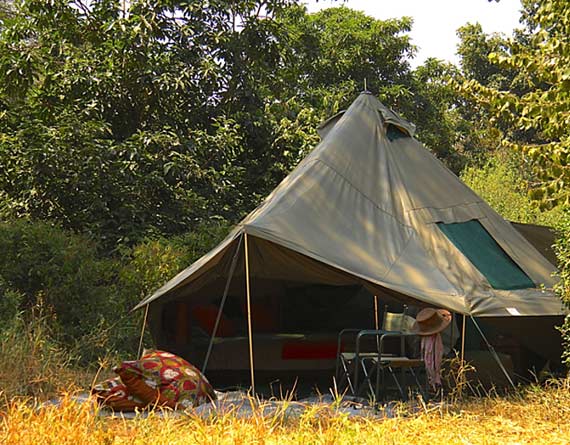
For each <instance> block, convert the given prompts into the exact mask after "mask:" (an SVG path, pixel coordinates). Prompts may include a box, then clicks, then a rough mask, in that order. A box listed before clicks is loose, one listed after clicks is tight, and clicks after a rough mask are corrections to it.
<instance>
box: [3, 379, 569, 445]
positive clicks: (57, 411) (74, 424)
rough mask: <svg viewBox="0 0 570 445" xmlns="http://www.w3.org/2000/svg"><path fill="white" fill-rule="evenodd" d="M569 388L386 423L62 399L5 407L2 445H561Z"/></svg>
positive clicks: (322, 413) (325, 411)
mask: <svg viewBox="0 0 570 445" xmlns="http://www.w3.org/2000/svg"><path fill="white" fill-rule="evenodd" d="M569 414H570V384H569V382H568V381H567V380H564V381H559V382H555V383H553V384H551V385H550V386H549V387H547V388H539V387H531V388H529V389H526V390H524V391H522V392H520V393H518V394H516V395H514V396H510V397H504V398H502V397H487V398H484V399H473V400H470V401H467V402H462V403H458V404H456V405H448V404H438V405H433V406H431V407H430V406H427V407H426V408H425V409H422V410H421V411H420V412H415V413H414V412H411V411H409V412H402V413H399V414H398V415H397V417H394V418H389V419H362V418H361V419H354V418H350V417H348V416H347V415H344V414H338V413H336V412H335V411H334V408H332V409H331V408H327V407H322V406H316V407H312V408H309V409H307V410H306V411H305V412H304V413H303V414H302V415H301V416H300V417H294V418H291V417H287V416H283V415H281V414H279V413H277V414H273V415H267V414H264V411H263V409H262V408H256V409H254V411H253V414H252V416H251V417H248V418H243V417H240V416H238V415H236V414H235V413H232V412H229V413H226V414H220V415H217V416H210V417H208V418H201V417H198V416H195V415H192V414H191V413H190V414H187V415H184V416H178V417H177V416H172V415H166V416H165V417H164V418H159V417H158V416H152V415H151V416H149V417H148V418H138V419H135V420H123V419H110V418H103V417H99V416H97V409H96V408H94V407H93V406H92V405H91V404H88V403H86V404H77V403H76V402H74V401H73V399H72V398H70V397H64V398H63V400H62V403H61V404H60V405H58V406H54V405H48V406H42V407H38V406H34V405H32V404H30V403H29V402H28V403H26V402H25V401H14V402H12V403H10V405H9V406H8V407H7V410H6V412H5V414H4V417H3V419H2V423H1V426H0V443H3V444H7V445H12V444H14V445H15V444H18V445H28V444H29V445H32V444H33V445H37V444H58V445H66V444H81V445H92V444H93V445H95V444H97V445H99V444H106V445H110V444H129V445H130V444H150V443H152V444H170V445H181V444H204V445H208V444H220V445H222V444H251V443H255V444H323V445H325V444H339V443H342V444H359V445H362V444H415V445H423V444H429V445H433V444H442V443H445V444H455V443H458V444H523V443H524V444H527V443H528V444H530V443H532V444H539V443H544V444H563V443H568V442H569V440H570V439H569V438H570V423H569V422H568V421H567V419H568V416H569Z"/></svg>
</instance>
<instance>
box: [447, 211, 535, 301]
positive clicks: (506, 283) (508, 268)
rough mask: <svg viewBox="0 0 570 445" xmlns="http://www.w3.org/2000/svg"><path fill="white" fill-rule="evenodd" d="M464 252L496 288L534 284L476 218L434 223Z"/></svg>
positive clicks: (528, 286)
mask: <svg viewBox="0 0 570 445" xmlns="http://www.w3.org/2000/svg"><path fill="white" fill-rule="evenodd" d="M437 225H438V227H439V228H440V230H441V231H442V232H443V233H444V234H445V235H446V236H447V238H449V240H450V241H451V242H452V243H453V244H454V245H455V247H457V248H458V249H459V250H460V251H461V253H463V255H465V256H466V257H467V258H468V259H469V261H471V263H472V264H473V265H474V266H475V267H476V268H477V269H478V270H479V272H481V273H482V274H483V275H484V276H485V278H487V280H488V281H489V283H490V284H491V286H493V288H495V289H508V290H512V289H528V288H531V287H535V285H534V283H533V282H532V280H531V279H530V278H529V277H528V275H527V274H525V273H524V272H523V270H522V269H521V268H520V267H519V266H518V265H517V264H516V263H515V262H514V261H513V260H512V259H511V257H509V256H508V255H507V253H506V252H505V251H504V250H503V249H502V248H501V247H500V246H499V245H498V244H497V242H496V241H495V240H494V239H493V237H492V236H491V235H489V232H487V230H485V228H484V227H483V226H482V225H481V223H480V222H479V221H477V220H471V221H467V222H464V223H451V224H444V223H441V222H440V223H437Z"/></svg>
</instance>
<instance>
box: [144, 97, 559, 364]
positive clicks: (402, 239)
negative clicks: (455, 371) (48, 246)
mask: <svg viewBox="0 0 570 445" xmlns="http://www.w3.org/2000/svg"><path fill="white" fill-rule="evenodd" d="M414 131H415V127H414V125H413V124H411V123H409V122H407V121H405V120H404V119H402V118H401V117H400V116H398V115H397V114H396V113H394V112H393V111H391V110H390V109H388V108H387V107H385V106H384V105H383V104H382V103H380V102H379V101H378V100H377V99H376V98H375V97H374V96H373V95H372V94H370V93H367V92H364V93H362V94H360V95H359V97H358V98H357V99H356V100H355V101H354V102H353V103H352V105H351V106H350V107H349V108H348V109H347V110H346V111H345V112H343V113H339V114H338V115H336V116H334V117H333V118H331V119H329V120H328V121H326V122H325V123H324V124H322V125H321V127H320V128H319V133H320V135H321V138H322V140H321V142H320V144H318V145H317V146H316V147H315V148H314V150H313V151H312V152H311V153H310V154H309V155H308V156H307V157H306V158H305V159H304V160H303V161H302V162H301V163H300V164H299V165H298V166H297V168H296V169H295V170H294V171H293V172H292V173H291V174H289V175H288V176H287V177H286V178H285V179H284V180H283V181H282V182H281V184H280V185H279V186H278V187H277V188H276V189H275V190H274V191H273V192H272V193H271V194H270V195H269V196H268V197H267V198H266V199H265V200H264V201H263V203H262V204H261V205H260V206H259V207H258V208H256V209H255V210H254V211H253V212H251V213H250V214H249V215H248V216H247V217H246V218H245V219H244V220H243V221H242V222H240V223H239V224H238V225H237V227H236V228H235V229H234V230H233V231H232V232H231V233H230V234H229V235H228V236H227V238H226V239H225V240H223V241H222V242H221V243H220V244H219V245H218V246H217V247H215V248H214V249H213V250H212V251H210V252H209V253H208V254H206V255H205V256H204V257H202V258H201V259H199V260H198V261H196V262H195V263H194V264H192V265H191V266H190V267H188V268H187V269H185V270H184V271H182V272H181V273H179V274H178V275H177V276H175V277H174V278H173V279H171V280H170V281H169V282H167V283H166V284H165V285H164V286H162V287H161V288H160V289H158V290H157V291H156V292H155V293H154V294H152V295H150V296H149V297H147V298H145V299H144V300H143V301H141V303H140V304H139V305H138V306H137V308H141V307H144V306H147V308H148V309H149V317H150V326H151V331H152V332H153V335H154V336H155V338H160V332H161V330H162V329H164V327H165V323H166V324H167V323H169V322H168V320H166V319H165V317H164V314H163V312H164V308H165V305H167V304H168V303H171V302H174V301H183V302H186V303H188V304H194V303H196V302H199V301H207V300H214V299H216V298H219V297H220V296H222V294H224V293H228V292H229V293H233V294H241V295H245V293H246V290H247V291H248V292H247V293H248V295H247V297H248V301H249V297H250V295H249V294H251V296H252V297H253V298H255V297H259V296H262V295H271V294H281V295H283V292H281V291H280V290H279V289H283V287H287V286H289V287H291V286H296V285H297V286H298V285H300V284H303V283H304V284H321V285H335V286H342V285H360V286H363V287H364V288H366V289H368V291H369V292H370V293H372V294H373V295H382V296H383V298H385V299H393V300H398V301H403V302H406V303H411V304H414V305H417V306H420V307H421V306H436V307H441V308H446V309H448V310H450V311H452V312H455V313H459V314H464V315H470V316H473V317H485V318H486V319H497V320H507V319H513V318H518V319H523V318H527V317H557V316H561V315H563V314H564V309H563V306H562V304H561V302H560V300H559V299H558V298H557V297H556V295H555V294H554V293H553V291H552V287H553V285H554V284H555V282H556V278H555V276H554V275H553V274H554V272H555V267H554V265H553V264H551V263H550V262H549V261H548V260H547V259H546V258H545V256H543V254H541V253H540V252H539V251H538V250H537V249H536V248H535V247H534V246H533V245H532V244H531V243H530V242H529V241H528V240H527V239H526V238H525V236H523V235H522V234H521V232H519V231H518V230H517V229H515V228H514V227H513V225H512V224H511V223H509V222H508V221H505V220H504V219H503V218H502V217H501V216H500V215H498V214H497V213H496V212H495V211H494V210H493V209H492V208H491V207H490V206H489V205H488V204H486V203H485V202H484V201H483V200H482V199H481V198H480V197H479V196H478V195H477V194H476V193H474V192H473V191H472V190H471V189H470V188H469V187H467V186H466V185H465V184H464V183H462V182H461V180H460V179H459V178H457V177H456V176H455V175H454V174H453V173H452V172H451V171H450V170H448V169H447V168H446V167H445V166H444V165H443V164H442V163H441V162H440V161H439V160H437V159H436V158H435V157H434V156H433V155H432V154H431V153H430V152H429V151H428V150H427V149H426V148H425V147H423V146H422V144H421V143H420V142H419V141H418V140H416V139H415V138H414ZM527 231H529V233H530V232H532V227H531V228H527ZM246 252H247V253H246ZM232 259H234V260H235V261H232ZM246 268H247V270H246ZM246 284H247V286H246ZM246 287H247V288H248V289H246ZM249 287H250V288H249ZM543 319H545V318H543ZM505 324H508V323H507V322H505ZM253 328H254V329H255V326H254V327H253ZM250 331H251V327H250ZM250 333H251V332H250ZM536 335H539V334H536ZM259 360H261V359H259Z"/></svg>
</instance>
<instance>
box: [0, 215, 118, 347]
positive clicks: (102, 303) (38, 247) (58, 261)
mask: <svg viewBox="0 0 570 445" xmlns="http://www.w3.org/2000/svg"><path fill="white" fill-rule="evenodd" d="M0 249H2V252H3V255H2V258H1V259H0V269H1V270H2V272H3V277H4V279H5V280H6V283H8V284H9V286H10V287H11V288H12V289H14V290H16V291H18V292H20V293H21V294H22V295H23V300H22V302H21V307H20V310H25V309H31V308H32V307H34V306H36V305H37V304H40V303H41V304H43V305H45V307H46V308H48V309H49V310H50V311H53V315H54V316H55V319H54V320H52V326H53V327H54V328H55V329H56V330H58V334H60V335H61V338H62V340H63V341H64V342H66V343H69V344H71V343H73V342H75V341H78V340H79V339H81V337H82V336H84V335H88V334H89V333H90V332H91V330H92V329H93V327H94V326H97V325H98V324H99V323H100V322H101V321H102V314H107V313H108V314H111V313H116V312H117V311H118V310H120V308H119V307H118V306H117V303H118V302H117V301H115V300H114V299H113V295H112V294H110V293H109V286H110V284H111V283H112V280H113V275H114V269H115V264H114V262H113V261H110V260H104V259H101V258H99V257H98V253H97V247H96V245H95V244H94V243H93V242H92V241H90V240H89V239H87V238H85V237H83V236H79V235H74V234H72V233H70V232H66V231H63V230H61V229H58V228H57V227H54V226H51V225H49V224H46V223H39V222H37V223H30V222H28V221H24V220H21V221H13V222H4V223H0ZM58 326H60V327H61V328H62V329H58V328H57V327H58ZM63 327H65V328H63Z"/></svg>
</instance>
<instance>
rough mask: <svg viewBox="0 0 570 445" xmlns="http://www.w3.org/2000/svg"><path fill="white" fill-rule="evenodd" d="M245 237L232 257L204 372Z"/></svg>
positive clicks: (203, 369) (203, 365)
mask: <svg viewBox="0 0 570 445" xmlns="http://www.w3.org/2000/svg"><path fill="white" fill-rule="evenodd" d="M242 239H243V237H241V236H240V238H239V241H238V245H237V247H236V252H235V253H234V257H233V258H232V264H231V265H230V271H229V274H228V279H227V280H226V287H224V293H223V295H222V301H221V302H220V308H219V309H218V315H217V316H216V322H215V323H214V329H212V336H211V337H210V342H209V343H208V350H207V351H206V357H204V363H203V364H202V374H205V373H206V368H207V366H208V361H209V360H210V354H211V353H212V348H213V347H214V339H215V338H216V333H217V332H218V326H219V325H220V319H221V318H222V312H223V310H224V306H225V305H226V300H227V298H228V291H229V289H230V283H231V281H232V277H233V276H234V271H235V268H236V264H237V259H238V257H239V248H240V246H241V240H242Z"/></svg>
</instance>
